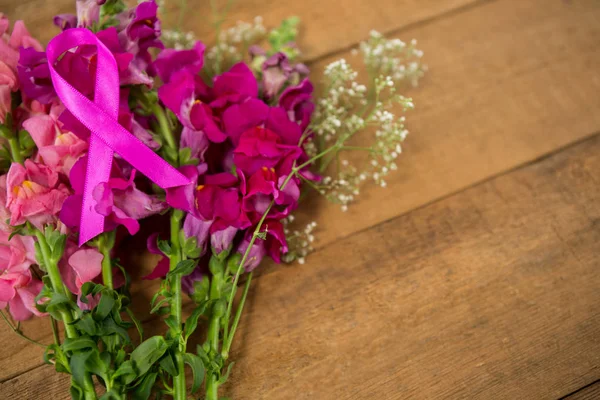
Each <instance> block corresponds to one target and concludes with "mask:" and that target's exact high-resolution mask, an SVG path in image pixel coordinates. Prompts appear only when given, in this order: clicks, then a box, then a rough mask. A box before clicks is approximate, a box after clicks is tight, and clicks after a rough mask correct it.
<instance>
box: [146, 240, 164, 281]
mask: <svg viewBox="0 0 600 400" xmlns="http://www.w3.org/2000/svg"><path fill="white" fill-rule="evenodd" d="M146 247H147V248H148V251H149V252H150V253H152V254H158V255H161V256H162V257H161V258H160V259H159V260H158V263H157V264H156V266H155V267H154V269H153V270H152V272H150V273H149V274H148V275H146V276H144V277H142V279H146V280H152V279H158V278H162V277H164V276H165V275H167V273H168V272H169V267H170V265H169V258H168V257H167V256H166V255H165V254H164V253H163V252H162V251H160V249H159V248H158V233H153V234H152V235H150V236H148V239H146Z"/></svg>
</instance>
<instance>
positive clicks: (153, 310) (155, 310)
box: [150, 298, 169, 314]
mask: <svg viewBox="0 0 600 400" xmlns="http://www.w3.org/2000/svg"><path fill="white" fill-rule="evenodd" d="M168 301H169V299H168V298H163V299H160V301H159V302H158V303H156V305H155V306H154V307H152V310H150V314H154V313H155V312H157V311H158V309H159V308H161V307H163V306H164V305H165V303H168Z"/></svg>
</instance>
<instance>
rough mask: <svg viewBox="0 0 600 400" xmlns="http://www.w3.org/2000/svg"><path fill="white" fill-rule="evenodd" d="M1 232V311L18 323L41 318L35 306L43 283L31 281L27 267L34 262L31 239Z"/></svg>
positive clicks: (33, 248) (32, 240)
mask: <svg viewBox="0 0 600 400" xmlns="http://www.w3.org/2000/svg"><path fill="white" fill-rule="evenodd" d="M9 237H10V234H9V233H8V232H3V231H2V232H0V309H3V308H6V306H8V307H9V310H10V313H11V315H12V316H13V318H14V319H15V320H17V321H23V320H26V319H29V318H31V316H32V315H38V316H40V315H43V314H42V313H40V312H39V311H38V310H37V308H36V307H35V297H36V296H37V295H38V294H39V293H40V291H41V290H42V287H43V284H42V282H40V281H38V280H36V279H33V278H32V276H31V271H30V269H29V268H30V266H31V265H32V264H34V263H35V262H36V261H35V246H34V239H33V238H32V237H29V236H18V235H17V236H13V237H12V238H11V239H10V240H9Z"/></svg>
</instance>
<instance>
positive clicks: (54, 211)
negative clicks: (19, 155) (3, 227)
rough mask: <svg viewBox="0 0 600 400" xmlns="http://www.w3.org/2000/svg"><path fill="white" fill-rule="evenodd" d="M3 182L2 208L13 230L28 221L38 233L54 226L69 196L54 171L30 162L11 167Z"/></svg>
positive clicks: (14, 164) (15, 164) (67, 190)
mask: <svg viewBox="0 0 600 400" xmlns="http://www.w3.org/2000/svg"><path fill="white" fill-rule="evenodd" d="M6 181H7V198H6V206H7V208H8V210H9V211H10V224H11V225H13V226H15V225H21V224H23V223H25V221H29V222H31V223H32V224H33V225H35V226H36V227H38V228H40V229H41V228H42V226H43V225H44V224H47V223H51V222H55V221H56V216H57V215H58V213H59V212H60V210H61V208H62V206H63V203H64V202H65V200H66V199H67V197H68V196H69V194H70V193H69V189H68V188H67V187H66V186H65V185H64V184H63V183H61V182H60V181H59V179H58V173H57V172H56V171H53V170H52V169H50V168H49V167H47V166H45V165H42V164H37V163H35V162H33V161H31V160H25V165H24V166H23V165H21V164H17V163H13V164H12V165H11V166H10V170H9V171H8V175H7V178H6Z"/></svg>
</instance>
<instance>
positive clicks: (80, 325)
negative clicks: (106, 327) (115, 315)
mask: <svg viewBox="0 0 600 400" xmlns="http://www.w3.org/2000/svg"><path fill="white" fill-rule="evenodd" d="M74 325H75V327H76V328H77V329H78V330H79V331H81V332H83V333H85V334H87V335H89V336H97V334H98V326H97V324H96V321H94V319H93V318H92V314H90V313H87V314H84V315H83V316H82V317H81V318H80V319H79V320H78V321H77V322H75V324H74Z"/></svg>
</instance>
